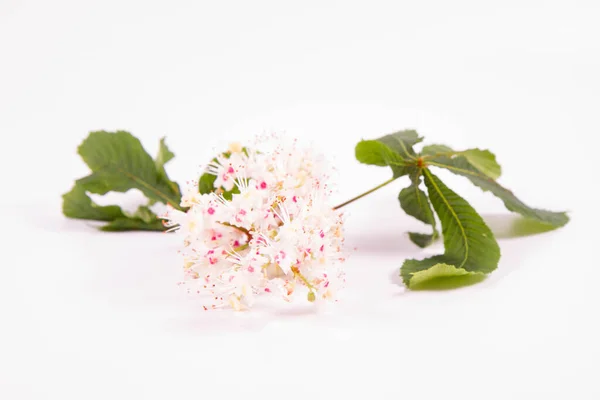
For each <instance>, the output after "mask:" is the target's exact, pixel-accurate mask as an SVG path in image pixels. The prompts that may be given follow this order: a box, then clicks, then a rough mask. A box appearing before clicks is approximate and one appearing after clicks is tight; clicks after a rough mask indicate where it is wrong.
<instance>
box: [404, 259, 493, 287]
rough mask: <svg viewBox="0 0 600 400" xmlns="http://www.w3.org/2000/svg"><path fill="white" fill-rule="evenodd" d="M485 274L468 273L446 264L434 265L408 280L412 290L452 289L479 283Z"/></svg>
mask: <svg viewBox="0 0 600 400" xmlns="http://www.w3.org/2000/svg"><path fill="white" fill-rule="evenodd" d="M484 278H485V274H482V273H480V272H469V271H467V270H466V269H463V268H456V267H455V266H453V265H448V264H436V265H434V266H433V267H431V268H429V269H426V270H424V271H419V272H416V273H414V274H413V275H412V278H411V280H410V288H411V289H412V290H441V289H454V288H458V287H461V286H468V285H472V284H474V283H478V282H481V281H482V280H483V279H484Z"/></svg>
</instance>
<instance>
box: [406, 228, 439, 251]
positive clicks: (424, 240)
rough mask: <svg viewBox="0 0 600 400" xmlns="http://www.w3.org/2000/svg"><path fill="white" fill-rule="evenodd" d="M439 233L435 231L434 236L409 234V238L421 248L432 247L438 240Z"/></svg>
mask: <svg viewBox="0 0 600 400" xmlns="http://www.w3.org/2000/svg"><path fill="white" fill-rule="evenodd" d="M438 235H439V234H438V232H437V231H434V232H433V234H429V233H419V232H408V238H409V239H410V241H411V242H413V243H414V244H416V245H417V246H419V247H420V248H422V249H423V248H425V247H427V246H430V245H431V244H432V243H433V242H435V240H436V239H437V238H438Z"/></svg>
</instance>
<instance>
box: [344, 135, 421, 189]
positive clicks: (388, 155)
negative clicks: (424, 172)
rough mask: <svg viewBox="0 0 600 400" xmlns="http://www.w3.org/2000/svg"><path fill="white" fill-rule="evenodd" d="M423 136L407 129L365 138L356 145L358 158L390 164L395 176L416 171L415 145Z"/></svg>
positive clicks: (384, 164) (368, 161)
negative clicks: (370, 138) (368, 138)
mask: <svg viewBox="0 0 600 400" xmlns="http://www.w3.org/2000/svg"><path fill="white" fill-rule="evenodd" d="M422 140H423V138H421V137H419V136H418V135H417V132H416V131H413V130H405V131H400V132H396V133H392V134H389V135H385V136H382V137H380V138H379V139H375V140H363V141H361V142H359V143H358V144H357V145H356V148H355V155H356V159H357V160H358V161H360V162H361V163H363V164H369V165H377V166H389V167H391V168H392V172H393V174H394V178H397V177H400V176H402V175H406V174H409V173H414V172H416V170H417V169H416V167H415V166H414V165H411V164H414V162H415V161H416V159H417V157H416V153H415V151H414V150H413V146H414V145H415V144H417V143H419V142H420V141H422Z"/></svg>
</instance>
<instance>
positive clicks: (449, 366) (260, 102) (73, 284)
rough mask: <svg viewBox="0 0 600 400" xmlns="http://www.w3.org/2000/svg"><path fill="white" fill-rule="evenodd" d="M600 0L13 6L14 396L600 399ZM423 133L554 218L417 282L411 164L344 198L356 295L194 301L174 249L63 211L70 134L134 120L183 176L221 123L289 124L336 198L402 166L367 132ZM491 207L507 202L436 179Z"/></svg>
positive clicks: (0, 87) (7, 39)
mask: <svg viewBox="0 0 600 400" xmlns="http://www.w3.org/2000/svg"><path fill="white" fill-rule="evenodd" d="M599 18H600V3H598V2H597V1H588V2H585V1H573V0H569V1H539V2H534V1H501V2H490V1H450V2H444V1H418V2H417V1H414V2H408V1H390V2H380V1H363V2H351V1H337V2H336V1H307V0H305V1H301V2H291V1H237V2H233V1H210V2H209V1H168V2H167V1H165V2H162V3H161V2H152V1H139V2H137V1H136V2H134V1H107V0H103V1H98V2H94V1H65V0H62V1H59V0H56V1H41V0H40V1H17V0H0V133H1V134H2V142H3V144H2V152H1V156H0V163H1V165H0V167H1V169H0V170H1V171H2V196H0V202H1V204H2V209H3V219H2V222H3V224H2V225H3V232H4V233H3V239H2V243H3V245H2V246H0V247H1V248H2V251H1V255H0V257H1V258H0V260H1V261H0V262H1V268H0V311H1V313H0V398H2V399H7V400H12V399H71V398H73V399H138V398H139V399H150V398H151V399H154V398H157V399H177V398H194V399H201V398H215V399H221V398H233V397H237V396H247V397H249V398H254V397H256V398H263V399H271V398H279V399H284V398H285V399H287V398H290V399H296V398H298V399H309V398H315V399H320V398H334V399H337V398H347V397H349V396H354V398H364V397H366V396H368V397H369V398H373V399H392V398H393V399H397V398H405V399H411V400H413V399H433V398H435V399H440V398H447V399H454V398H457V399H505V398H511V399H542V398H544V399H548V398H551V399H565V398H572V399H598V398H600V388H599V387H598V376H599V375H600V358H599V357H600V344H599V337H600V329H599V327H598V318H599V316H600V313H599V312H598V306H599V305H600V294H599V290H598V280H599V279H600V272H599V268H600V265H599V263H598V256H597V252H595V251H593V250H594V246H596V245H597V240H596V239H595V231H594V229H595V225H596V224H595V222H596V221H597V217H596V215H597V214H596V213H594V212H593V206H596V207H597V200H596V199H597V198H596V199H595V198H594V197H593V196H592V194H593V186H594V185H595V184H596V183H597V182H598V178H597V177H595V178H593V175H592V172H594V170H596V171H597V167H596V166H593V164H592V162H593V161H594V160H595V159H596V158H597V154H598V146H597V137H598V134H599V128H600V122H599V121H598V110H599V106H600V74H599V71H600V41H599V40H598V38H599V37H600V28H599V27H600V25H599V24H598V20H599ZM404 128H416V129H418V131H419V133H420V134H422V135H424V136H425V137H426V140H427V141H428V142H430V143H447V144H450V145H452V146H453V147H456V148H468V147H481V148H490V149H492V150H493V151H494V152H495V153H496V154H497V156H498V159H499V161H500V162H501V164H502V165H503V176H502V178H501V182H502V183H503V184H505V185H506V186H507V187H509V188H511V189H512V190H514V192H515V193H516V194H517V195H519V196H520V197H521V198H522V199H523V200H524V201H525V202H527V203H529V204H531V205H533V206H536V207H544V208H549V209H554V210H563V209H564V210H568V211H570V215H571V217H572V221H571V223H570V224H569V225H568V226H566V227H565V228H563V229H560V230H558V231H555V232H551V233H547V234H543V235H538V236H530V237H525V238H520V239H501V240H500V245H501V248H502V253H503V257H502V259H501V262H500V266H499V269H498V270H497V271H496V272H494V273H493V274H492V275H491V276H490V277H489V278H488V279H487V280H485V281H484V282H482V283H480V284H477V285H475V286H471V287H468V288H463V289H460V290H454V291H438V292H405V291H404V290H403V289H402V287H401V286H400V285H399V279H398V278H397V275H398V269H399V266H400V265H401V263H402V261H403V260H404V259H405V258H409V257H418V258H420V257H425V256H427V255H430V254H435V253H437V252H439V251H441V245H440V244H438V245H436V246H434V247H433V248H431V249H427V250H424V251H423V250H420V249H418V248H417V247H415V246H413V245H412V244H411V243H410V242H409V241H408V238H407V237H406V235H405V232H406V231H407V230H410V229H417V230H418V229H424V226H421V224H420V223H419V222H417V221H415V220H413V219H411V218H409V217H407V216H406V215H404V214H403V213H402V212H401V210H400V208H399V207H398V204H397V200H396V196H397V193H398V191H399V190H400V188H401V187H402V185H406V184H407V182H406V181H405V180H403V179H400V180H399V181H397V182H395V183H394V184H393V185H389V186H387V187H386V188H385V189H383V190H381V191H379V192H377V193H376V194H373V195H372V196H370V197H368V198H365V199H363V200H362V201H361V202H357V203H355V204H353V205H352V206H349V207H348V209H347V211H348V213H349V217H348V219H349V220H348V225H347V242H348V244H349V247H350V250H351V249H352V248H354V247H356V248H357V250H356V251H353V252H352V256H351V258H350V260H349V261H348V263H347V264H346V265H347V271H348V281H349V282H348V288H347V290H346V291H345V293H344V299H343V301H342V302H341V303H340V304H338V305H334V306H332V307H327V308H320V309H315V308H314V307H312V306H311V305H305V304H303V303H295V304H292V305H280V306H273V307H272V308H263V309H257V310H254V311H252V312H250V313H241V314H235V313H232V312H213V313H206V312H203V311H201V309H200V307H199V304H198V303H197V302H196V301H195V300H194V299H193V298H189V297H187V296H186V295H185V294H184V293H182V292H181V291H180V290H179V289H178V288H177V287H176V286H175V282H176V281H177V280H178V279H179V277H180V276H179V273H180V267H179V260H178V259H177V256H176V254H175V250H176V249H177V247H178V245H179V243H178V242H177V240H176V238H175V237H174V236H168V235H161V234H152V233H129V234H106V233H99V232H98V231H96V230H95V229H94V228H93V227H91V226H90V224H88V223H85V222H81V221H72V220H67V219H65V218H64V217H63V216H62V214H61V210H60V204H61V197H60V196H61V194H62V193H64V192H66V191H68V190H69V189H70V185H71V183H72V181H73V180H74V179H76V178H78V177H81V176H83V175H85V174H86V173H87V169H86V167H85V165H84V164H83V162H81V160H80V159H79V157H78V156H77V155H76V153H75V151H76V147H77V146H78V145H79V143H80V142H81V141H82V140H83V139H84V138H85V136H86V135H87V133H88V132H89V131H92V130H98V129H105V130H116V129H125V130H129V131H131V132H132V133H133V134H135V135H137V136H138V137H140V138H141V139H142V142H143V143H144V145H145V146H146V148H147V149H148V150H149V151H150V152H151V153H152V154H154V152H155V151H156V149H157V144H158V140H159V138H160V137H162V136H163V135H166V136H167V138H168V139H167V143H168V144H169V146H170V147H171V148H172V149H173V150H174V151H175V153H176V154H177V157H176V159H175V160H174V161H173V162H172V163H171V164H169V168H168V170H169V173H170V175H171V177H172V178H174V179H176V180H178V181H180V182H182V183H183V182H185V180H187V179H191V178H195V177H196V173H197V171H198V168H199V166H200V164H202V163H203V162H205V161H207V158H209V157H210V156H211V155H212V154H213V152H214V151H215V149H221V148H222V146H224V145H225V144H227V143H228V142H230V141H232V140H247V139H251V138H252V137H253V136H254V135H255V134H259V133H262V132H271V131H278V132H285V133H287V134H289V135H293V136H298V137H301V138H302V139H304V140H305V141H306V142H310V141H312V142H314V144H315V145H316V146H317V147H318V148H319V149H320V150H321V151H323V152H326V153H327V154H328V155H329V156H330V157H332V158H333V159H334V161H335V162H336V163H337V166H338V167H339V169H340V170H341V177H340V180H339V188H340V190H339V194H338V195H337V196H336V198H335V199H333V200H335V201H336V202H337V201H342V200H345V199H347V198H349V197H351V196H353V195H355V194H358V193H360V192H362V191H364V190H366V189H368V188H370V187H372V186H374V185H376V184H378V183H380V182H382V181H384V180H385V179H387V178H388V176H389V171H387V170H385V169H378V168H375V167H368V166H364V165H360V164H358V163H357V162H356V161H354V159H353V155H354V153H353V148H354V145H355V143H356V142H357V141H358V140H360V139H361V138H376V137H378V136H381V135H383V134H386V133H390V132H392V131H394V130H399V129H404ZM440 176H442V177H444V178H447V179H446V181H447V183H448V184H449V185H450V186H451V187H452V188H453V189H454V190H456V191H457V192H459V193H460V194H462V195H463V196H465V197H466V198H468V199H469V200H470V201H471V202H472V204H474V205H475V207H476V208H477V209H478V210H479V211H480V212H481V213H483V214H485V215H486V216H487V217H488V218H492V217H493V218H495V219H496V220H499V219H500V220H501V219H502V218H501V217H498V215H503V216H506V217H508V212H507V211H506V210H505V209H504V208H503V206H502V203H501V202H500V201H499V200H497V199H496V198H494V197H493V196H491V195H490V194H484V193H481V192H480V191H479V190H478V189H476V188H473V187H471V185H470V184H469V183H468V182H466V181H465V180H464V179H463V178H460V177H456V176H449V175H448V174H443V173H440Z"/></svg>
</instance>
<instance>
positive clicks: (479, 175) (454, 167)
mask: <svg viewBox="0 0 600 400" xmlns="http://www.w3.org/2000/svg"><path fill="white" fill-rule="evenodd" d="M427 164H429V165H431V166H435V167H440V168H445V169H448V170H449V171H451V172H453V173H455V174H457V175H461V176H464V177H466V178H468V179H469V180H470V181H471V182H473V183H474V184H475V185H477V186H479V187H480V188H481V189H483V190H484V191H490V192H492V193H493V194H494V195H495V196H497V197H499V198H500V199H501V200H502V201H503V202H504V205H505V206H506V208H507V209H508V210H510V211H514V212H517V213H519V214H521V215H523V216H524V217H527V218H531V219H534V220H536V221H538V222H541V223H545V224H548V225H551V226H553V227H555V228H557V227H561V226H563V225H565V224H566V223H567V222H568V221H569V217H568V216H567V214H566V213H564V212H553V211H547V210H542V209H537V208H531V207H529V206H528V205H526V204H525V203H523V202H522V201H521V200H519V199H518V198H517V197H516V196H515V195H514V194H513V192H511V191H510V190H508V189H506V188H504V187H502V186H500V185H499V184H498V183H497V182H496V181H495V180H493V179H491V178H490V177H488V176H487V175H485V174H484V173H483V172H481V171H479V170H478V169H477V168H476V167H474V166H473V165H471V163H470V162H469V161H468V160H467V159H466V158H465V157H464V156H457V157H453V158H449V157H439V158H436V159H435V161H427Z"/></svg>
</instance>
